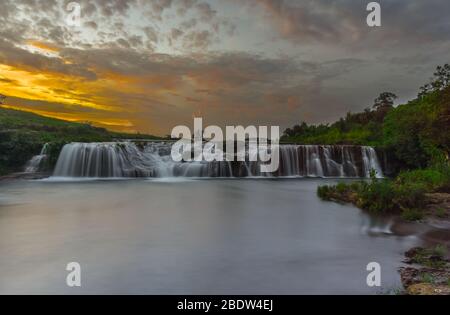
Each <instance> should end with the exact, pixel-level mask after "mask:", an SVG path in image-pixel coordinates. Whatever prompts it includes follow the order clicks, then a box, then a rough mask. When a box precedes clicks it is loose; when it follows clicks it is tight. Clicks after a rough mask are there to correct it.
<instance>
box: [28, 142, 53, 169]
mask: <svg viewBox="0 0 450 315" xmlns="http://www.w3.org/2000/svg"><path fill="white" fill-rule="evenodd" d="M47 151H48V143H46V144H44V146H43V147H42V149H41V152H40V153H39V154H38V155H35V156H33V157H32V158H31V159H30V160H29V161H28V162H27V164H26V165H25V173H37V172H38V171H39V170H40V168H41V166H42V164H43V163H44V161H45V160H46V159H47V157H48V155H47V153H48V152H47Z"/></svg>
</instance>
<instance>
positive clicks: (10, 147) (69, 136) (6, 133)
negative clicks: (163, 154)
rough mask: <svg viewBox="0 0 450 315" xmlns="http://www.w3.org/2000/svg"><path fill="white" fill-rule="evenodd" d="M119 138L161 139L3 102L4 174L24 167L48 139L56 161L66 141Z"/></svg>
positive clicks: (0, 170) (0, 143) (0, 154)
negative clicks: (14, 107)
mask: <svg viewBox="0 0 450 315" xmlns="http://www.w3.org/2000/svg"><path fill="white" fill-rule="evenodd" d="M118 138H122V139H126V138H133V139H158V137H155V136H151V135H141V134H126V133H118V132H112V131H108V130H106V129H104V128H98V127H93V126H91V125H89V124H82V123H74V122H68V121H64V120H59V119H54V118H48V117H43V116H40V115H36V114H33V113H29V112H24V111H18V110H12V109H6V108H2V107H1V106H0V175H3V174H7V173H10V172H16V171H21V170H22V167H23V166H24V165H25V163H26V162H27V161H28V160H29V159H30V158H31V157H32V156H33V155H36V154H38V153H39V151H40V150H41V148H42V146H43V145H44V144H45V143H51V145H50V147H49V149H50V157H51V158H50V161H49V162H50V163H54V162H55V159H56V157H57V153H58V152H59V150H60V148H61V147H62V145H63V144H65V143H68V142H103V141H111V140H113V139H118ZM52 153H53V154H52Z"/></svg>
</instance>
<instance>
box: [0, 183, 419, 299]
mask: <svg viewBox="0 0 450 315" xmlns="http://www.w3.org/2000/svg"><path fill="white" fill-rule="evenodd" d="M336 182H337V181H336V180H333V179H272V180H271V179H204V180H195V179H182V178H178V179H177V178H173V179H132V180H129V179H123V180H86V179H82V178H80V179H79V180H73V179H72V180H56V179H45V180H34V181H33V180H28V181H27V180H9V181H1V182H0V257H1V259H0V293H2V294H4V293H8V294H12V293H19V294H22V293H31V294H54V293H56V294H96V293H104V294H376V293H380V292H387V291H388V290H390V289H395V288H400V287H401V283H400V279H399V275H398V272H397V268H398V267H400V266H401V260H402V257H403V252H404V251H405V250H407V249H408V248H410V247H412V246H414V245H416V244H417V243H418V242H419V240H418V239H417V238H416V237H414V236H398V235H395V234H394V233H392V232H391V231H390V228H389V226H390V219H388V218H377V217H372V216H369V215H368V214H366V213H364V212H362V211H360V210H358V209H357V208H355V207H353V206H349V205H340V204H337V203H333V202H323V201H321V200H320V199H319V198H318V197H317V196H316V189H317V186H318V185H322V184H333V183H336ZM73 261H75V262H78V263H80V265H81V283H82V286H81V287H80V288H70V287H68V286H67V285H66V276H67V274H68V271H66V269H65V268H66V265H67V264H68V263H69V262H73ZM370 262H378V263H379V264H380V265H381V268H382V269H381V271H382V273H381V276H382V287H381V288H370V287H368V286H367V284H366V277H367V274H368V271H366V266H367V264H368V263H370Z"/></svg>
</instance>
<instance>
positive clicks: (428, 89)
mask: <svg viewBox="0 0 450 315" xmlns="http://www.w3.org/2000/svg"><path fill="white" fill-rule="evenodd" d="M448 86H450V65H449V64H448V63H446V64H445V65H443V66H438V67H437V68H436V72H435V73H434V74H433V78H431V82H430V83H428V84H425V85H424V86H422V87H421V88H420V92H419V97H423V96H425V95H427V94H429V93H432V92H435V91H442V90H444V89H445V88H446V87H448Z"/></svg>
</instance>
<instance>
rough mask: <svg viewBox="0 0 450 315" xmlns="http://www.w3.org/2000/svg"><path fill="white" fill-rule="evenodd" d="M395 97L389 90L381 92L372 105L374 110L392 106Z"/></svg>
mask: <svg viewBox="0 0 450 315" xmlns="http://www.w3.org/2000/svg"><path fill="white" fill-rule="evenodd" d="M396 99H397V95H395V94H394V93H391V92H383V93H381V94H380V95H379V96H378V97H377V98H376V99H375V103H374V105H373V108H374V109H375V110H379V109H386V108H392V107H393V106H394V101H395V100H396Z"/></svg>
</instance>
